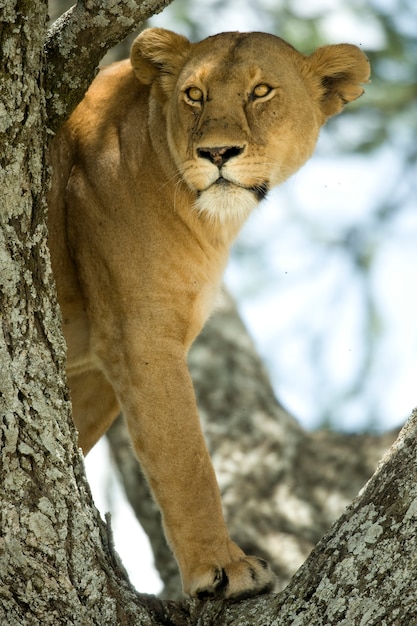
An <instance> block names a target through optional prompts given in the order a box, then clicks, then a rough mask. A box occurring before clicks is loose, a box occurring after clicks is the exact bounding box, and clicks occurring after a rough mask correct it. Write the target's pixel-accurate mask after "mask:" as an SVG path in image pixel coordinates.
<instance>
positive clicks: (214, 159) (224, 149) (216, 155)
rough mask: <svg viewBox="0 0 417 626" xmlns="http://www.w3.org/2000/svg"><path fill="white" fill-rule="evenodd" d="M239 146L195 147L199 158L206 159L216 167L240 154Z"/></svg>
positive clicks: (241, 150) (240, 148)
mask: <svg viewBox="0 0 417 626" xmlns="http://www.w3.org/2000/svg"><path fill="white" fill-rule="evenodd" d="M242 152H243V148H242V147H241V146H221V147H215V148H197V154H198V156H199V157H200V158H201V159H208V160H209V161H211V163H214V165H217V167H222V166H223V165H224V164H225V163H226V162H227V161H229V159H232V158H233V157H235V156H239V154H242Z"/></svg>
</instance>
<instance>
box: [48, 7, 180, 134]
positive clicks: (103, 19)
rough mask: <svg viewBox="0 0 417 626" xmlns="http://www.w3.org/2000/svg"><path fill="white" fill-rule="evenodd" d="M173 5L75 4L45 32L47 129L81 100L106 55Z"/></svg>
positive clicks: (67, 114) (53, 126)
mask: <svg viewBox="0 0 417 626" xmlns="http://www.w3.org/2000/svg"><path fill="white" fill-rule="evenodd" d="M171 1H172V0H142V1H138V0H129V1H126V0H79V1H78V2H77V3H76V4H75V5H74V6H73V7H72V8H71V9H70V10H69V11H67V12H66V13H65V14H64V15H62V16H61V17H60V18H59V19H58V20H57V21H56V22H55V23H54V24H53V25H52V27H51V29H50V30H49V32H48V35H47V38H46V42H45V50H46V54H47V59H48V63H47V66H46V75H45V85H46V87H45V90H46V94H47V112H48V125H49V128H50V129H52V130H57V128H58V127H59V125H60V124H61V122H62V121H63V120H64V119H65V118H66V117H68V116H69V114H70V113H71V111H72V110H73V109H74V107H75V106H76V105H77V104H78V102H79V101H80V100H81V98H82V97H83V95H84V93H85V92H86V90H87V88H88V86H89V84H90V83H91V81H92V79H93V78H94V75H95V74H96V72H97V66H98V64H99V62H100V61H101V59H102V58H103V56H104V54H105V53H106V51H107V50H108V49H109V48H111V47H112V46H114V45H115V44H116V43H118V42H119V41H121V40H122V39H123V38H124V37H126V35H127V34H128V33H129V32H131V31H132V30H134V29H136V28H140V26H141V24H142V23H143V22H144V21H145V20H147V19H148V18H149V17H151V16H152V15H154V14H155V13H159V12H160V11H162V9H163V8H164V7H166V6H167V5H168V4H170V2H171Z"/></svg>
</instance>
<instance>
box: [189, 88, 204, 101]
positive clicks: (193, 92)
mask: <svg viewBox="0 0 417 626" xmlns="http://www.w3.org/2000/svg"><path fill="white" fill-rule="evenodd" d="M185 93H186V96H187V98H188V99H189V100H191V102H202V101H203V92H202V91H201V89H200V88H199V87H189V88H188V89H187V90H186V92H185Z"/></svg>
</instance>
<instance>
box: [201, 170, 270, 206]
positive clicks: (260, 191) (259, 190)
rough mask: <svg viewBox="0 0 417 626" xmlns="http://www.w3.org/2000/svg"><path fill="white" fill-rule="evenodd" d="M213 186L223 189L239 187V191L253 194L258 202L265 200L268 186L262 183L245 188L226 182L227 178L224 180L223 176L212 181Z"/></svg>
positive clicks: (232, 182)
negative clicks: (243, 190)
mask: <svg viewBox="0 0 417 626" xmlns="http://www.w3.org/2000/svg"><path fill="white" fill-rule="evenodd" d="M213 185H217V186H223V187H239V188H240V189H246V190H247V191H251V192H252V193H254V194H255V196H256V199H257V200H258V201H261V200H262V199H263V198H265V196H266V194H267V193H268V191H269V186H268V183H267V182H263V183H261V184H260V185H253V186H251V187H247V186H246V185H240V184H239V183H236V182H234V181H231V180H227V178H224V177H223V176H219V178H218V179H217V180H216V181H214V183H213Z"/></svg>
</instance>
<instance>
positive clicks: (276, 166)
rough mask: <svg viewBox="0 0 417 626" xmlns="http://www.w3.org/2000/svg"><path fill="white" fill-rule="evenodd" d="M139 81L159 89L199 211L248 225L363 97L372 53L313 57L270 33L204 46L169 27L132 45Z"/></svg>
mask: <svg viewBox="0 0 417 626" xmlns="http://www.w3.org/2000/svg"><path fill="white" fill-rule="evenodd" d="M131 62H132V65H133V67H134V69H135V72H136V74H137V75H138V77H139V78H140V80H142V81H143V82H146V83H154V92H153V93H154V95H155V96H156V97H157V98H158V99H159V100H160V101H161V102H162V105H163V111H164V114H165V116H166V124H167V135H168V143H169V148H170V151H171V156H172V158H173V160H174V161H175V164H176V166H177V168H178V170H179V172H180V173H181V176H182V178H183V180H184V181H185V183H186V184H187V185H188V187H189V188H190V189H191V190H192V191H193V192H194V193H195V196H196V203H195V206H196V208H197V209H198V210H199V211H201V212H202V213H203V214H205V215H207V216H210V218H211V219H215V220H219V221H224V220H227V219H229V218H232V217H238V218H244V217H246V215H247V213H248V212H249V211H250V210H251V209H252V208H253V207H254V206H255V205H256V204H257V203H258V202H259V201H260V200H261V199H262V198H263V197H264V196H265V194H266V193H267V192H268V190H269V189H270V188H271V187H273V186H275V185H277V184H279V183H281V182H282V181H284V180H285V179H286V178H288V176H290V175H291V174H292V173H293V172H295V171H296V170H297V169H298V168H299V167H300V166H301V165H302V164H303V163H304V162H305V161H306V160H307V159H308V158H309V156H310V155H311V153H312V152H313V149H314V146H315V144H316V141H317V137H318V134H319V129H320V126H321V125H322V124H323V123H324V121H325V120H326V119H327V117H328V116H329V115H333V114H335V113H337V112H339V111H340V110H341V108H342V106H343V104H344V103H345V102H347V101H349V100H353V99H354V98H357V97H358V96H359V95H360V94H361V93H362V89H361V87H360V86H359V83H361V82H364V81H366V80H367V78H368V74H369V68H368V63H367V59H366V57H365V55H363V53H362V52H361V51H360V50H359V49H358V48H356V47H355V46H350V45H347V44H343V45H340V46H326V47H325V48H321V49H319V50H318V51H317V52H316V53H314V54H313V55H312V56H311V57H306V56H304V55H302V54H300V53H299V52H297V51H296V50H295V49H294V48H292V46H290V45H289V44H287V43H286V42H284V41H283V40H282V39H279V38H278V37H275V36H273V35H268V34H264V33H221V34H219V35H215V36H214V37H209V38H208V39H205V40H203V41H202V42H200V43H197V44H191V43H190V42H188V40H186V39H185V38H184V37H181V36H180V35H177V34H175V33H171V32H170V31H165V30H163V29H149V30H147V31H144V32H143V33H142V34H141V35H140V36H139V37H138V38H137V40H136V42H135V43H134V45H133V47H132V54H131Z"/></svg>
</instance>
